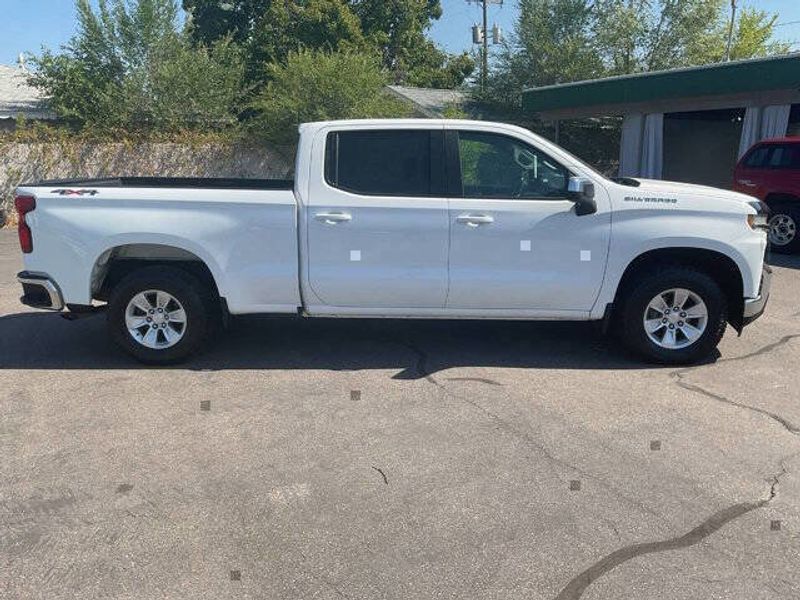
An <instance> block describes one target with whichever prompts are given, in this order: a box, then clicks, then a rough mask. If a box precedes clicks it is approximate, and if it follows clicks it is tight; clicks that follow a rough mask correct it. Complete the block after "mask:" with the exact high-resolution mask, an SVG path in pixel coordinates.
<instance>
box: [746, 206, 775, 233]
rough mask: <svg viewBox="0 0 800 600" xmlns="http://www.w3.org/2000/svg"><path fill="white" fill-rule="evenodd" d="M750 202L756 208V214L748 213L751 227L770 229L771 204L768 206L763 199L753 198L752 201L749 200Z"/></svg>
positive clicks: (748, 222)
mask: <svg viewBox="0 0 800 600" xmlns="http://www.w3.org/2000/svg"><path fill="white" fill-rule="evenodd" d="M749 204H750V206H752V207H753V208H754V209H756V214H754V215H747V224H748V225H749V226H750V229H754V230H762V231H768V230H769V213H770V210H769V206H767V205H766V203H764V202H762V201H761V200H753V201H752V202H749Z"/></svg>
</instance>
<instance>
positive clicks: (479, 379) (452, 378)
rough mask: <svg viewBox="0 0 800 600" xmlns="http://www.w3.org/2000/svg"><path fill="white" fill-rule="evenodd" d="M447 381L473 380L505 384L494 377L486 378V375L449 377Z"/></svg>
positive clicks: (475, 381)
mask: <svg viewBox="0 0 800 600" xmlns="http://www.w3.org/2000/svg"><path fill="white" fill-rule="evenodd" d="M447 381H471V382H474V383H485V384H486V385H497V386H502V385H503V384H502V383H498V382H496V381H495V380H494V379H486V378H485V377H448V378H447Z"/></svg>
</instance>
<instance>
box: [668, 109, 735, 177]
mask: <svg viewBox="0 0 800 600" xmlns="http://www.w3.org/2000/svg"><path fill="white" fill-rule="evenodd" d="M744 114H745V109H744V108H733V109H724V110H704V111H694V112H676V113H667V114H665V115H664V172H663V178H664V179H666V180H668V181H683V182H686V183H700V184H703V185H712V186H714V187H720V188H726V189H730V188H731V187H732V185H733V169H734V167H735V166H736V160H737V153H738V149H739V140H740V139H741V137H742V122H743V121H744Z"/></svg>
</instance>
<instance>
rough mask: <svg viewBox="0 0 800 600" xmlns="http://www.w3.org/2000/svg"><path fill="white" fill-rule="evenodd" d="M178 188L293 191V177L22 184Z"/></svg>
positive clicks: (137, 178)
mask: <svg viewBox="0 0 800 600" xmlns="http://www.w3.org/2000/svg"><path fill="white" fill-rule="evenodd" d="M50 186H55V187H58V186H73V187H96V188H121V187H126V188H176V189H215V190H220V189H222V190H292V189H293V188H294V180H292V179H245V178H213V177H109V178H99V179H47V180H43V181H37V182H34V183H26V184H23V185H21V186H20V187H50Z"/></svg>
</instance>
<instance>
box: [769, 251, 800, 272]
mask: <svg viewBox="0 0 800 600" xmlns="http://www.w3.org/2000/svg"><path fill="white" fill-rule="evenodd" d="M767 262H769V264H771V265H772V266H773V267H783V268H785V269H800V254H776V253H775V252H772V253H770V257H769V260H768V261H767Z"/></svg>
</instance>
